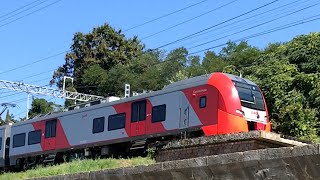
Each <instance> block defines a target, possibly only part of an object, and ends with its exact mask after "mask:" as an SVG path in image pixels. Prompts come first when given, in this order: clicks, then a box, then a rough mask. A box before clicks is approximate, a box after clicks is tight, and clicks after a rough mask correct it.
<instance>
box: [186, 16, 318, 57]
mask: <svg viewBox="0 0 320 180" xmlns="http://www.w3.org/2000/svg"><path fill="white" fill-rule="evenodd" d="M318 16H320V14H318V15H315V16H311V17H309V18H305V19H302V20H299V21H295V22H293V23H289V24H286V25H283V26H279V27H276V28H273V29H269V30H266V31H263V32H260V33H256V34H253V35H250V36H246V37H244V38H240V39H237V40H234V41H233V42H241V41H244V40H248V39H251V38H255V37H259V36H262V35H265V34H270V33H273V32H276V31H280V30H284V29H288V28H291V27H295V26H298V25H301V24H305V23H309V22H313V21H316V20H320V17H318ZM315 17H318V18H315ZM312 18H313V19H312ZM308 19H311V20H308ZM306 20H308V21H306ZM225 45H227V43H223V44H220V45H216V46H212V47H209V48H206V49H203V50H199V51H196V52H192V53H189V54H188V55H192V54H197V53H199V52H204V51H208V50H210V49H214V48H217V47H222V46H225Z"/></svg>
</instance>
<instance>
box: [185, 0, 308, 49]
mask: <svg viewBox="0 0 320 180" xmlns="http://www.w3.org/2000/svg"><path fill="white" fill-rule="evenodd" d="M299 1H301V0H296V1H294V2H290V3H288V4H284V5H282V6H279V7H276V8H273V9H271V10H267V11H264V12H262V13H259V14H255V15H252V16H250V17H247V18H244V19H242V20H239V21H236V22H234V23H229V24H226V25H224V26H221V27H219V28H215V29H213V30H210V31H206V32H203V33H200V34H197V35H194V36H192V37H190V39H193V38H195V37H198V36H202V35H204V34H208V33H210V32H213V31H217V30H219V29H223V28H225V27H229V26H231V27H230V28H229V29H225V30H223V32H229V31H230V30H233V29H238V28H239V27H243V26H245V25H247V24H251V23H252V22H254V21H255V20H254V19H253V21H249V22H247V23H246V24H239V25H237V26H232V25H235V24H238V23H240V22H243V21H247V20H249V19H252V18H255V17H258V16H261V15H263V14H268V15H269V14H271V15H274V13H273V11H275V10H279V9H280V10H281V9H282V10H284V9H287V8H288V6H289V5H294V4H295V3H297V2H299ZM307 1H310V0H307ZM307 1H306V2H307ZM289 8H290V6H289ZM217 34H221V33H217ZM207 38H208V37H206V39H207ZM186 40H187V39H186ZM194 43H195V41H193V42H190V43H187V44H194Z"/></svg>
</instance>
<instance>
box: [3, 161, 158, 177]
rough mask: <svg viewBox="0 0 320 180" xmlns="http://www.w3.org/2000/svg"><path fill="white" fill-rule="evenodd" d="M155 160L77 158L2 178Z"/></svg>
mask: <svg viewBox="0 0 320 180" xmlns="http://www.w3.org/2000/svg"><path fill="white" fill-rule="evenodd" d="M154 162H155V161H154V160H152V159H150V158H142V157H136V158H132V159H112V158H109V159H97V160H92V159H86V160H75V161H73V162H70V163H64V164H61V165H55V166H47V167H37V168H34V169H31V170H28V171H25V172H18V173H4V174H1V175H0V180H2V179H3V180H13V179H28V178H37V177H45V176H54V175H61V174H73V173H79V172H87V171H98V170H103V169H114V168H119V167H130V166H138V165H149V164H152V163H154Z"/></svg>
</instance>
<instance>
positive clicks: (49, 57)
mask: <svg viewBox="0 0 320 180" xmlns="http://www.w3.org/2000/svg"><path fill="white" fill-rule="evenodd" d="M64 53H67V52H66V51H63V52H59V53H57V54H54V55H51V56H48V57H45V58H42V59H39V60H37V61H33V62H31V63H28V64H25V65H22V66H18V67H15V68H12V69H9V70H7V71H3V72H0V74H4V73H8V72H11V71H15V70H18V69H21V68H24V67H27V66H30V65H33V64H36V63H39V62H42V61H46V60H49V59H51V58H54V57H57V56H59V55H61V54H64Z"/></svg>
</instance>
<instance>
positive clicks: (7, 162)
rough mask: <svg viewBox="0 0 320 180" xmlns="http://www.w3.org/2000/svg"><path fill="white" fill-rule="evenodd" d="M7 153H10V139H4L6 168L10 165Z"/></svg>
mask: <svg viewBox="0 0 320 180" xmlns="http://www.w3.org/2000/svg"><path fill="white" fill-rule="evenodd" d="M9 152H10V138H9V137H8V138H7V139H6V145H5V149H4V165H5V166H6V167H8V166H9V165H10V158H9Z"/></svg>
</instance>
